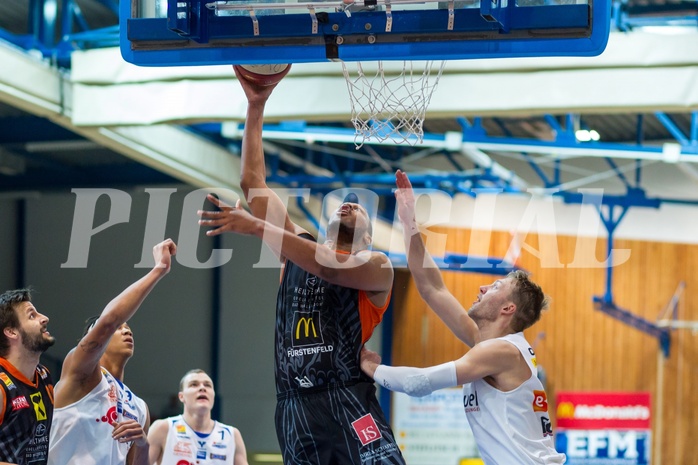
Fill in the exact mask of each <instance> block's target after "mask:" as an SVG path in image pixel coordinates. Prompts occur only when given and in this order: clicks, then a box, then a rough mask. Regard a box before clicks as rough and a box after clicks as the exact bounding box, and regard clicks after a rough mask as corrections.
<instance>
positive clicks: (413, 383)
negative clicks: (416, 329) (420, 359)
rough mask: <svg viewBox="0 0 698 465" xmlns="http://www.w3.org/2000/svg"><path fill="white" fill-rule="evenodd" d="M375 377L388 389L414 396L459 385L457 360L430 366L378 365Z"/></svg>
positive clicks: (421, 395)
mask: <svg viewBox="0 0 698 465" xmlns="http://www.w3.org/2000/svg"><path fill="white" fill-rule="evenodd" d="M373 379H375V380H376V382H377V383H379V384H380V385H381V386H383V387H384V388H386V389H390V390H391V391H397V392H404V393H405V394H408V395H410V396H413V397H423V396H426V395H428V394H431V393H432V392H434V391H436V390H438V389H443V388H447V387H452V386H458V379H457V377H456V362H447V363H443V364H441V365H436V366H433V367H429V368H412V367H389V366H386V365H378V368H376V373H375V374H374V375H373Z"/></svg>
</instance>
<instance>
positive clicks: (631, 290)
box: [393, 228, 698, 464]
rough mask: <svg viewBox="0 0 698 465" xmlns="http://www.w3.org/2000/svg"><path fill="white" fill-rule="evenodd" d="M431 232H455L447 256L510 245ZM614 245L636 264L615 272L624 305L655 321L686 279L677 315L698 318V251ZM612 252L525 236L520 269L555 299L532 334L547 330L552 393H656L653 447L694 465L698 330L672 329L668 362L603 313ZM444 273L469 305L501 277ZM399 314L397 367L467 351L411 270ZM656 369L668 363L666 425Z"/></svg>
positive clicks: (541, 355)
mask: <svg viewBox="0 0 698 465" xmlns="http://www.w3.org/2000/svg"><path fill="white" fill-rule="evenodd" d="M432 231H433V232H435V233H440V234H447V236H446V250H448V251H449V252H453V253H461V254H466V253H468V251H469V250H470V253H471V254H473V255H480V256H496V257H502V256H504V255H505V254H506V252H507V250H508V248H509V246H510V244H511V241H512V238H511V236H510V235H509V234H507V233H502V232H492V233H490V232H483V231H475V232H473V233H472V234H471V232H470V231H467V230H456V229H443V228H442V229H439V228H432ZM471 238H472V243H471ZM431 239H433V236H432V237H430V240H428V245H429V247H430V250H432V252H433V253H434V254H435V255H441V254H442V253H443V245H441V247H440V250H435V249H434V248H433V247H431V246H432V245H433V244H436V245H437V246H438V242H439V241H434V240H431ZM442 241H443V238H442ZM614 247H615V248H616V249H627V250H629V251H630V256H629V259H628V260H627V261H626V262H625V263H622V264H620V265H618V266H615V267H614V268H613V281H612V282H613V286H612V291H613V298H614V302H615V303H616V304H617V305H618V306H620V307H622V308H624V309H626V310H628V311H631V312H632V313H634V314H636V315H638V316H641V317H643V318H645V319H648V320H650V321H655V320H656V319H657V317H658V316H659V315H660V313H661V312H662V311H663V309H664V308H665V306H666V305H667V303H668V302H669V300H670V299H671V297H672V295H673V294H674V291H675V290H676V288H677V286H678V284H679V282H681V281H684V282H685V283H686V288H685V291H684V294H683V297H682V300H681V303H680V305H679V311H680V315H679V318H680V319H682V320H691V321H696V320H698V299H695V298H692V296H693V295H695V293H696V292H697V290H698V246H695V245H685V244H668V243H657V242H651V243H650V242H640V241H632V240H617V241H615V244H614ZM438 248H439V247H437V249H438ZM592 251H593V252H592ZM606 255H607V252H606V241H605V240H604V239H598V240H597V239H595V238H579V239H578V238H576V237H567V236H557V237H555V236H536V235H529V236H528V237H526V238H525V243H524V248H523V250H522V252H521V255H520V257H519V261H518V262H517V265H518V266H520V267H522V268H524V269H526V270H527V271H529V272H531V273H532V277H533V279H534V281H536V282H537V283H538V284H540V285H541V286H542V288H543V290H544V291H545V292H546V294H548V295H549V296H550V297H551V299H552V302H551V306H550V310H549V311H548V312H545V313H544V315H543V317H542V318H541V321H539V322H538V323H537V324H536V325H534V326H533V327H532V328H530V329H529V330H527V331H526V337H527V338H528V340H529V342H533V341H534V340H535V339H536V337H537V336H538V335H541V334H544V338H543V339H542V340H540V341H539V343H538V346H537V347H536V353H537V356H538V360H539V361H540V363H541V365H542V366H543V367H544V369H545V371H546V374H547V377H548V386H547V388H548V391H549V396H550V397H551V398H552V399H554V394H555V392H557V391H592V390H594V391H648V392H650V393H651V395H652V403H653V434H654V444H653V447H659V451H660V455H661V459H662V463H663V464H686V463H693V461H694V460H695V457H698V442H696V441H691V440H690V436H689V434H690V433H691V432H692V431H693V430H694V429H695V424H696V420H695V418H694V417H695V413H694V412H698V395H695V394H694V389H695V388H693V386H698V369H696V365H695V361H696V360H697V359H698V333H696V332H691V331H690V330H677V331H673V332H672V346H671V353H670V356H669V358H666V359H664V358H663V357H660V356H658V354H659V353H660V350H659V343H658V341H657V340H656V339H655V338H653V337H651V336H649V335H647V334H645V333H643V332H641V331H639V330H637V329H635V328H632V327H630V326H628V325H626V324H624V323H621V322H619V321H617V320H615V319H613V318H611V317H610V316H608V315H606V314H604V313H602V312H600V311H598V310H596V309H595V308H594V305H593V302H592V296H595V295H597V296H603V295H604V293H605V291H606V268H605V265H604V264H603V262H604V261H605V260H606V258H607V257H606ZM443 276H444V280H445V282H446V284H447V286H448V287H449V289H450V290H451V291H452V292H453V294H454V295H455V296H456V297H457V298H458V299H459V300H460V301H461V302H463V305H464V307H466V308H469V307H470V305H471V303H472V302H473V300H474V299H475V297H476V296H477V293H478V286H479V285H481V284H488V283H490V282H492V281H494V280H495V279H497V278H498V276H494V275H485V274H474V273H466V272H461V271H444V272H443ZM394 312H395V319H394V333H393V334H394V339H393V364H395V365H412V366H428V365H433V364H437V363H443V362H445V361H448V360H452V359H455V358H458V357H460V356H462V355H463V354H464V353H465V352H466V350H467V347H466V346H465V345H464V344H462V343H461V342H460V341H458V340H457V339H456V338H455V337H454V336H453V335H451V334H450V332H449V331H448V329H447V328H446V326H445V325H444V324H443V323H442V322H441V321H440V320H439V319H438V318H437V317H436V316H435V315H434V314H433V312H431V310H430V309H428V308H427V306H426V304H424V302H423V301H422V300H421V298H420V297H419V294H418V293H417V290H416V288H415V286H414V284H413V282H412V281H411V278H410V276H409V273H408V272H398V273H397V278H396V292H395V303H394ZM658 363H663V364H664V370H663V371H664V381H663V383H662V386H663V403H662V406H663V410H662V412H663V413H662V416H661V421H659V418H658V411H659V407H660V406H659V405H658V402H659V400H660V399H659V398H658V397H657V394H658V390H657V387H658V383H659V380H658ZM551 413H552V414H553V417H554V411H553V412H551ZM660 427H661V428H662V431H661V432H660V431H659V430H658V429H659V428H660Z"/></svg>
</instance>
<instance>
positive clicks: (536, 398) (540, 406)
mask: <svg viewBox="0 0 698 465" xmlns="http://www.w3.org/2000/svg"><path fill="white" fill-rule="evenodd" d="M533 411H534V412H547V411H548V397H547V396H546V395H545V391H538V390H534V391H533Z"/></svg>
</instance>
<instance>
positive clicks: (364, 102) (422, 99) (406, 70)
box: [342, 61, 446, 149]
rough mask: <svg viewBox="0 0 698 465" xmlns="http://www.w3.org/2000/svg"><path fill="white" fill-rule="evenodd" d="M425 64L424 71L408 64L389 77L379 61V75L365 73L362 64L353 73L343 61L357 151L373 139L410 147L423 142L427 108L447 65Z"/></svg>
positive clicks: (443, 63) (410, 63)
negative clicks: (404, 144)
mask: <svg viewBox="0 0 698 465" xmlns="http://www.w3.org/2000/svg"><path fill="white" fill-rule="evenodd" d="M424 63H425V66H424V68H423V69H418V66H416V62H412V61H405V62H403V65H402V71H399V72H397V73H396V74H389V73H387V72H386V71H385V69H384V68H383V62H382V61H378V62H377V66H378V67H377V69H376V71H375V73H372V72H371V73H366V72H364V68H363V67H362V66H361V63H360V62H356V71H355V72H354V73H352V72H351V71H350V70H349V69H348V65H347V63H345V62H343V61H342V70H343V71H344V78H345V79H346V81H347V88H348V90H349V99H350V101H351V122H352V123H353V124H354V128H355V129H356V133H355V135H354V145H356V148H357V149H359V148H361V146H363V145H364V143H366V141H368V140H371V139H376V140H378V141H379V142H383V141H385V140H388V139H390V140H392V141H393V142H395V143H397V144H401V143H403V142H406V143H408V144H410V145H416V144H419V143H421V142H422V139H423V137H424V130H423V128H422V125H423V124H424V117H425V114H426V111H427V107H428V106H429V101H430V100H431V95H432V93H433V92H434V90H435V89H436V86H437V84H438V83H439V78H440V77H441V73H442V72H443V70H444V67H445V66H446V62H445V61H442V62H441V63H440V64H437V62H434V61H427V62H424Z"/></svg>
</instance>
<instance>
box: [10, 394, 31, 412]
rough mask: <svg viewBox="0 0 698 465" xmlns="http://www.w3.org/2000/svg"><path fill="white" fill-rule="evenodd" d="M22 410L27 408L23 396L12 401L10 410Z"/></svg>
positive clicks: (27, 404) (27, 403) (27, 405)
mask: <svg viewBox="0 0 698 465" xmlns="http://www.w3.org/2000/svg"><path fill="white" fill-rule="evenodd" d="M23 408H29V402H27V398H26V397H24V396H20V397H15V398H14V399H12V410H20V409H23Z"/></svg>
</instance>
